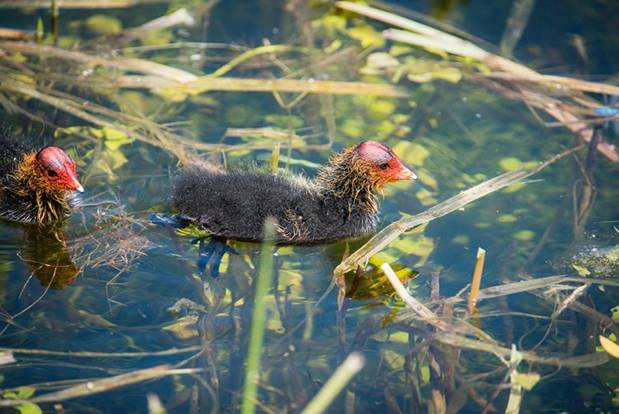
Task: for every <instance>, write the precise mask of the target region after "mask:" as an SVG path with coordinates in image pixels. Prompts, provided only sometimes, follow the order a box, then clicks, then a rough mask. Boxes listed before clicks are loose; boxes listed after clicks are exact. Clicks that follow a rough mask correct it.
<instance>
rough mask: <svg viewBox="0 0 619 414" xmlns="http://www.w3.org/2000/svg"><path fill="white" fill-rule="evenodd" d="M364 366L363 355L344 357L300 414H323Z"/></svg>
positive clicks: (352, 354) (355, 354)
mask: <svg viewBox="0 0 619 414" xmlns="http://www.w3.org/2000/svg"><path fill="white" fill-rule="evenodd" d="M364 365H365V359H364V358H363V355H361V354H360V353H358V352H352V353H351V354H350V355H348V356H347V357H346V359H345V360H344V362H342V364H341V365H340V366H339V367H337V369H336V370H335V372H334V373H333V375H332V376H331V378H329V379H328V380H327V382H326V383H325V385H324V386H323V387H322V388H321V389H320V391H319V392H318V394H316V396H315V397H314V398H312V400H311V401H310V402H309V404H308V405H307V406H306V407H305V408H304V409H303V411H301V413H302V414H320V413H323V412H324V411H325V410H326V409H327V408H328V407H329V405H331V403H332V402H333V400H334V399H335V398H336V397H337V396H338V394H339V393H340V392H342V390H343V389H344V388H345V387H346V385H347V384H348V383H349V382H350V380H351V379H352V378H353V377H354V376H355V375H357V373H358V372H359V371H361V369H362V368H363V366H364Z"/></svg>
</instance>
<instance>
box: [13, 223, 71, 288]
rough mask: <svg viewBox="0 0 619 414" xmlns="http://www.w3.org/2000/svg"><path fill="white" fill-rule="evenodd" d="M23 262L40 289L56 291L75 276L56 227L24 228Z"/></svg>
mask: <svg viewBox="0 0 619 414" xmlns="http://www.w3.org/2000/svg"><path fill="white" fill-rule="evenodd" d="M23 260H24V261H25V262H26V263H27V265H28V268H29V269H30V271H31V272H32V273H33V274H34V275H35V276H36V277H37V279H39V282H40V283H41V286H46V287H49V288H51V289H60V288H63V287H65V286H67V285H69V284H71V283H73V281H74V280H75V278H76V277H77V275H78V274H79V269H78V268H77V267H76V265H75V264H74V263H73V261H72V259H71V255H70V253H69V250H68V249H67V242H66V239H65V235H64V233H63V231H62V229H60V228H56V229H51V228H40V227H38V226H29V227H28V228H26V229H25V249H24V254H23Z"/></svg>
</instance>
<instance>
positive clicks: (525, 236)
mask: <svg viewBox="0 0 619 414" xmlns="http://www.w3.org/2000/svg"><path fill="white" fill-rule="evenodd" d="M534 237H535V233H534V232H532V231H531V230H520V231H519V232H516V233H514V239H516V240H520V241H529V240H533V238H534Z"/></svg>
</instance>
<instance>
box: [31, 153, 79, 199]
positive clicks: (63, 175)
mask: <svg viewBox="0 0 619 414" xmlns="http://www.w3.org/2000/svg"><path fill="white" fill-rule="evenodd" d="M36 161H37V164H38V166H39V168H40V170H41V175H42V177H43V178H44V179H45V181H47V182H48V183H49V185H50V187H51V188H53V189H55V190H71V191H79V192H80V193H81V192H83V191H84V187H82V185H81V184H80V182H79V181H78V179H77V173H76V172H75V162H74V161H73V160H72V159H71V158H70V157H69V156H68V155H67V154H66V153H65V152H64V151H63V150H61V149H60V148H58V147H53V146H49V147H44V148H42V149H41V150H40V151H39V152H38V153H37V155H36Z"/></svg>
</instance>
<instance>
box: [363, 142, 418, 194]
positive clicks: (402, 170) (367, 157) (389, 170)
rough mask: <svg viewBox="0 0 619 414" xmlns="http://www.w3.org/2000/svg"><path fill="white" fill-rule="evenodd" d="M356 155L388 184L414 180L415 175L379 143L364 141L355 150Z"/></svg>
mask: <svg viewBox="0 0 619 414" xmlns="http://www.w3.org/2000/svg"><path fill="white" fill-rule="evenodd" d="M355 154H356V155H357V156H358V157H359V158H360V159H362V160H364V161H365V162H366V163H368V164H369V165H370V166H371V168H372V173H373V174H375V175H377V176H378V177H380V179H381V181H382V182H384V183H385V184H386V183H390V182H395V181H400V180H414V179H416V178H417V176H416V175H415V173H413V172H412V171H411V170H409V169H408V168H406V166H405V165H404V164H402V161H400V159H399V158H398V156H397V155H395V154H394V153H393V151H391V149H390V148H389V147H388V146H386V145H385V144H383V143H381V142H378V141H363V142H362V143H360V144H359V145H357V147H356V148H355Z"/></svg>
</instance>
